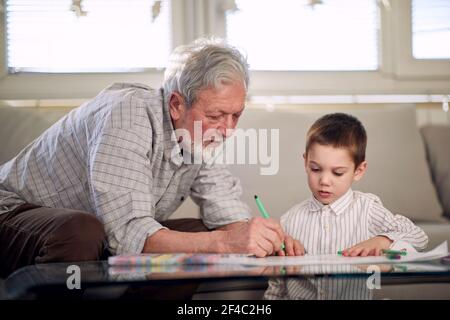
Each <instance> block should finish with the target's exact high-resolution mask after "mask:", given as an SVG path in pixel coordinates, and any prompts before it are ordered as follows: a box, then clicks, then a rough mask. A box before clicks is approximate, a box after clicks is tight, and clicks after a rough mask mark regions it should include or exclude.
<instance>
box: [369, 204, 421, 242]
mask: <svg viewBox="0 0 450 320" xmlns="http://www.w3.org/2000/svg"><path fill="white" fill-rule="evenodd" d="M370 219H371V223H370V232H371V233H372V235H374V236H386V237H388V238H389V239H391V240H392V241H394V243H393V245H395V242H396V241H406V242H408V243H409V244H411V245H412V246H413V247H414V248H415V249H416V250H425V249H426V247H427V244H428V236H427V235H426V233H425V232H424V231H423V230H422V229H421V228H419V227H418V226H416V225H414V223H413V222H412V221H411V220H409V219H408V218H406V217H404V216H402V215H399V214H395V215H394V214H393V213H392V212H390V211H389V210H388V209H386V208H385V207H384V206H383V204H382V203H381V200H380V199H379V198H376V199H374V201H373V202H372V203H371V207H370Z"/></svg>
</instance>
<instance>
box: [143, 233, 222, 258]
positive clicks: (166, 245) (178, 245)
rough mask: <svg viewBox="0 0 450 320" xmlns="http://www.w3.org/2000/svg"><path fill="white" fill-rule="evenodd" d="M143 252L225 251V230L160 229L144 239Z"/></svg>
mask: <svg viewBox="0 0 450 320" xmlns="http://www.w3.org/2000/svg"><path fill="white" fill-rule="evenodd" d="M142 252H143V253H162V252H190V253H213V252H215V253H225V252H227V248H226V231H224V230H216V231H211V232H179V231H174V230H168V229H161V230H159V231H157V232H155V233H154V234H152V235H151V236H150V237H148V238H147V240H146V241H145V245H144V249H143V250H142Z"/></svg>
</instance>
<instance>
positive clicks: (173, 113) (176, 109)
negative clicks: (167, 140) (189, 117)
mask: <svg viewBox="0 0 450 320" xmlns="http://www.w3.org/2000/svg"><path fill="white" fill-rule="evenodd" d="M184 111H185V107H184V99H183V96H182V95H181V94H180V93H178V92H175V91H174V92H172V94H171V95H170V98H169V112H170V117H171V118H172V120H173V121H177V120H179V119H180V118H181V117H182V116H183V114H184Z"/></svg>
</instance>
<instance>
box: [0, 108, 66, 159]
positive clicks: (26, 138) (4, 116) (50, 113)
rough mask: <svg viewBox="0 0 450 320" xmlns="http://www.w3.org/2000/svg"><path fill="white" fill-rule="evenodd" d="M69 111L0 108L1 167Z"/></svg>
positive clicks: (64, 109)
mask: <svg viewBox="0 0 450 320" xmlns="http://www.w3.org/2000/svg"><path fill="white" fill-rule="evenodd" d="M69 110H70V109H68V108H63V109H59V108H18V107H17V108H13V107H0V115H1V116H0V133H1V134H0V145H1V146H2V147H1V149H0V165H2V164H3V163H5V162H7V161H9V160H11V159H12V158H14V157H15V156H16V155H17V153H19V152H20V150H22V149H23V148H24V147H25V146H27V145H28V144H29V143H30V142H31V141H33V140H34V139H35V138H36V137H38V136H39V135H40V134H41V133H42V132H44V131H45V130H46V129H47V128H48V127H50V126H51V125H52V124H53V123H54V122H56V121H57V120H58V119H60V118H61V117H62V116H64V115H65V114H66V113H67V112H68V111H69Z"/></svg>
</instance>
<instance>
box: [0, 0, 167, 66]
mask: <svg viewBox="0 0 450 320" xmlns="http://www.w3.org/2000/svg"><path fill="white" fill-rule="evenodd" d="M5 8H6V42H7V61H8V70H9V72H11V73H14V72H21V71H26V72H55V73H58V72H126V71H135V70H142V69H145V68H158V67H163V66H164V65H165V64H166V61H167V57H168V55H169V52H170V50H171V18H170V1H167V0H166V1H152V0H84V1H71V0H39V1H35V0H7V1H6V6H5Z"/></svg>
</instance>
